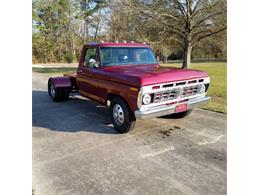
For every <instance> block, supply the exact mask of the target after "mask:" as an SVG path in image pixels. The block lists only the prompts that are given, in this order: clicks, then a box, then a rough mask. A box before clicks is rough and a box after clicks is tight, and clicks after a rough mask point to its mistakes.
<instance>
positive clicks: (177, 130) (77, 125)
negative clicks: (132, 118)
mask: <svg viewBox="0 0 260 195" xmlns="http://www.w3.org/2000/svg"><path fill="white" fill-rule="evenodd" d="M32 74H33V81H32V82H33V83H32V87H33V89H32V97H33V102H32V104H33V110H32V113H33V116H32V117H33V120H32V126H33V127H32V154H33V156H32V163H33V167H32V169H33V170H32V171H33V175H32V179H33V184H32V185H33V189H34V190H35V194H36V195H47V194H48V195H52V194H53V195H57V194H60V195H64V194H66V195H74V194H75V195H78V194H95V195H96V194H109V195H111V194H120V195H123V194H131V195H134V194H136V195H140V194H142V195H143V194H147V195H148V194H149V195H152V194H155V195H159V194H164V195H165V194H174V195H178V194H187V195H193V194H197V195H210V194H216V195H220V194H226V191H227V188H226V182H227V174H226V168H227V167H226V163H227V156H226V152H227V148H226V143H227V142H226V122H227V120H226V115H224V114H220V113H215V112H211V111H206V110H202V109H195V110H194V111H193V112H192V114H191V115H190V116H188V117H187V118H185V119H169V118H154V119H149V120H138V121H137V123H136V128H135V130H134V131H133V132H130V133H128V134H118V133H117V132H116V131H115V130H114V129H113V126H112V125H111V124H110V121H109V117H108V109H107V108H105V107H103V106H100V105H97V104H96V103H94V102H92V101H90V100H87V99H84V98H80V97H73V98H72V99H71V100H70V101H68V102H61V103H54V102H52V101H51V99H50V98H49V96H48V93H47V79H48V77H49V75H48V74H40V73H34V72H33V73H32Z"/></svg>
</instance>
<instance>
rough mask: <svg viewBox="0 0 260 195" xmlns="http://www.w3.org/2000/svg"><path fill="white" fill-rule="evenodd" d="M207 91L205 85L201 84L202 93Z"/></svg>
mask: <svg viewBox="0 0 260 195" xmlns="http://www.w3.org/2000/svg"><path fill="white" fill-rule="evenodd" d="M205 91H206V87H205V85H201V86H200V93H205Z"/></svg>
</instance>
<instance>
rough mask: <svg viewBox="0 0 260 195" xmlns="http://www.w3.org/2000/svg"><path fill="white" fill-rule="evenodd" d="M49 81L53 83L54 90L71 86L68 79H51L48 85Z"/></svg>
mask: <svg viewBox="0 0 260 195" xmlns="http://www.w3.org/2000/svg"><path fill="white" fill-rule="evenodd" d="M50 81H52V82H53V84H54V86H55V88H60V87H65V88H71V87H72V84H71V81H70V78H69V77H51V78H49V81H48V83H50Z"/></svg>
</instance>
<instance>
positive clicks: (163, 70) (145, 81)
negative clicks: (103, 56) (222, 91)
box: [102, 65, 208, 87]
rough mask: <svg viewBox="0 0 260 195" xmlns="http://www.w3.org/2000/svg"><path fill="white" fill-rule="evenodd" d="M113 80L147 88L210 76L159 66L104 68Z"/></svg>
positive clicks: (200, 72) (193, 71)
mask: <svg viewBox="0 0 260 195" xmlns="http://www.w3.org/2000/svg"><path fill="white" fill-rule="evenodd" d="M102 70H103V71H105V72H106V73H108V74H110V76H112V77H113V80H115V81H117V82H122V83H126V84H129V85H132V86H138V87H141V86H146V85H153V84H158V83H165V82H175V81H181V80H188V79H194V78H200V77H207V76H208V74H207V73H206V72H203V71H199V70H191V69H180V68H172V67H162V66H159V65H132V66H116V67H113V66H110V67H102Z"/></svg>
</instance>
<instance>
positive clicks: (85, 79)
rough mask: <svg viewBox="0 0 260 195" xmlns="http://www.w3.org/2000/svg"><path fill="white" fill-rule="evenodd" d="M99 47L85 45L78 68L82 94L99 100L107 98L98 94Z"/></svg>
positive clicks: (78, 81)
mask: <svg viewBox="0 0 260 195" xmlns="http://www.w3.org/2000/svg"><path fill="white" fill-rule="evenodd" d="M98 55H99V54H98V49H97V47H85V48H83V50H82V54H81V60H80V63H79V68H78V72H77V73H78V75H77V83H78V87H79V92H80V94H81V95H82V96H85V97H88V98H90V99H94V100H96V101H98V102H104V101H105V100H104V99H103V98H101V97H100V96H99V95H98V82H99V80H98V79H97V77H98V73H99V71H100V70H99V68H98V64H99V56H98Z"/></svg>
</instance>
